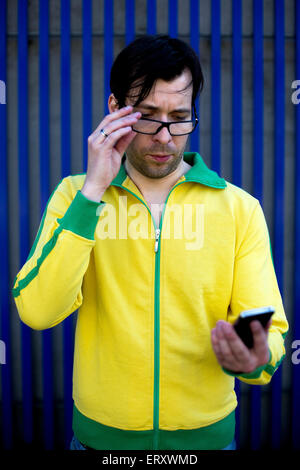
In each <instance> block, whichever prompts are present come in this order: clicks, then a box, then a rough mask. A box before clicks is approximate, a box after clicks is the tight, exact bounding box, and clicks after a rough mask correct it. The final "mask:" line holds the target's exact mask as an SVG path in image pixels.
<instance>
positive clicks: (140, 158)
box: [126, 149, 184, 179]
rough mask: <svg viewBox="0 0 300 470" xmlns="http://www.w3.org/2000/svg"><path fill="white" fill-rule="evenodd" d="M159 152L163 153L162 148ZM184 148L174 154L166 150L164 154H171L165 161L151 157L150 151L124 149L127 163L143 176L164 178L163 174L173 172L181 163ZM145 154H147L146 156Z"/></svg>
mask: <svg viewBox="0 0 300 470" xmlns="http://www.w3.org/2000/svg"><path fill="white" fill-rule="evenodd" d="M152 152H153V154H155V153H157V152H158V150H156V151H153V150H152ZM159 153H163V151H162V150H160V151H159ZM183 153H184V149H182V151H181V152H179V153H177V154H175V155H174V153H172V154H171V152H170V151H169V152H166V153H165V154H166V155H167V154H170V155H172V156H171V158H170V159H169V160H167V161H166V162H158V161H155V160H154V159H152V158H151V157H150V156H149V155H150V154H151V151H149V153H148V154H147V151H145V152H143V153H142V154H136V153H134V152H131V151H130V150H129V149H127V151H126V157H127V158H128V161H129V163H130V164H131V165H132V166H133V167H134V168H135V169H136V170H137V171H138V172H139V173H141V174H142V175H143V176H146V177H147V178H152V179H159V178H164V177H165V176H167V175H169V174H170V173H173V171H175V170H176V169H177V168H178V166H179V165H180V164H181V162H182V159H183ZM146 155H147V156H146Z"/></svg>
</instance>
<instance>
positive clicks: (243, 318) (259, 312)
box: [233, 306, 275, 349]
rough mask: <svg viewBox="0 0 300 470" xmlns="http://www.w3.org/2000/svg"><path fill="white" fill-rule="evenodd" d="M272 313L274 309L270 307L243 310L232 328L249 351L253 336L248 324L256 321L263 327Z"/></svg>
mask: <svg viewBox="0 0 300 470" xmlns="http://www.w3.org/2000/svg"><path fill="white" fill-rule="evenodd" d="M274 312H275V308H274V307H272V306H269V307H259V308H253V309H252V310H244V311H243V312H241V314H240V316H239V317H238V319H237V320H236V322H235V323H234V325H233V326H234V329H235V331H236V332H237V334H238V335H239V337H240V338H241V340H242V341H243V342H244V344H245V345H246V346H247V348H249V349H251V348H252V347H253V335H252V331H251V328H250V323H251V322H252V321H253V320H258V321H260V323H261V325H262V326H263V327H265V326H266V324H267V323H268V321H269V320H270V318H271V316H272V315H273V313H274Z"/></svg>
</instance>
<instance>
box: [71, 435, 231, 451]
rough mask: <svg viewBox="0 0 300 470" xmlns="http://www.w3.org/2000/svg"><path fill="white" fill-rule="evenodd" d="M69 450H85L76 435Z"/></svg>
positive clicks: (226, 448) (229, 448)
mask: <svg viewBox="0 0 300 470" xmlns="http://www.w3.org/2000/svg"><path fill="white" fill-rule="evenodd" d="M70 450H87V449H86V448H85V447H84V446H83V445H82V444H81V442H80V441H79V440H78V439H77V437H75V436H73V438H72V441H71V444H70ZM221 450H236V442H235V440H234V439H233V441H232V442H231V443H230V444H229V445H228V446H227V447H224V449H221Z"/></svg>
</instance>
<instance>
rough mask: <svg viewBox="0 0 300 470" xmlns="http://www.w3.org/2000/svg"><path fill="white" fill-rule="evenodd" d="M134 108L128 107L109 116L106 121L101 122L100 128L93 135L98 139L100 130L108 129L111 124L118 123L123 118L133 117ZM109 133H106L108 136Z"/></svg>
mask: <svg viewBox="0 0 300 470" xmlns="http://www.w3.org/2000/svg"><path fill="white" fill-rule="evenodd" d="M132 109H133V108H132V106H126V107H125V108H121V109H118V110H117V111H114V112H113V113H110V114H107V115H106V116H105V117H104V119H103V120H102V121H101V122H100V124H99V125H98V127H96V129H95V130H94V132H93V134H94V135H95V136H96V137H97V136H98V135H99V131H100V129H105V131H106V129H107V126H109V125H110V123H111V122H114V121H117V120H119V119H121V118H124V117H125V118H126V117H129V116H131V115H132ZM107 133H108V132H106V134H107Z"/></svg>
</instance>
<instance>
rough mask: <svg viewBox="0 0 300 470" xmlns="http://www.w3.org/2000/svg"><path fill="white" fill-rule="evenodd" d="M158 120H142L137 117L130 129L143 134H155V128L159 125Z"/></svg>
mask: <svg viewBox="0 0 300 470" xmlns="http://www.w3.org/2000/svg"><path fill="white" fill-rule="evenodd" d="M160 125H161V124H160V123H159V122H152V121H144V120H143V119H139V120H138V121H137V122H136V123H135V124H134V125H133V126H132V129H133V130H134V131H137V132H142V133H143V134H155V132H156V131H157V129H158V128H159V127H160Z"/></svg>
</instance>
